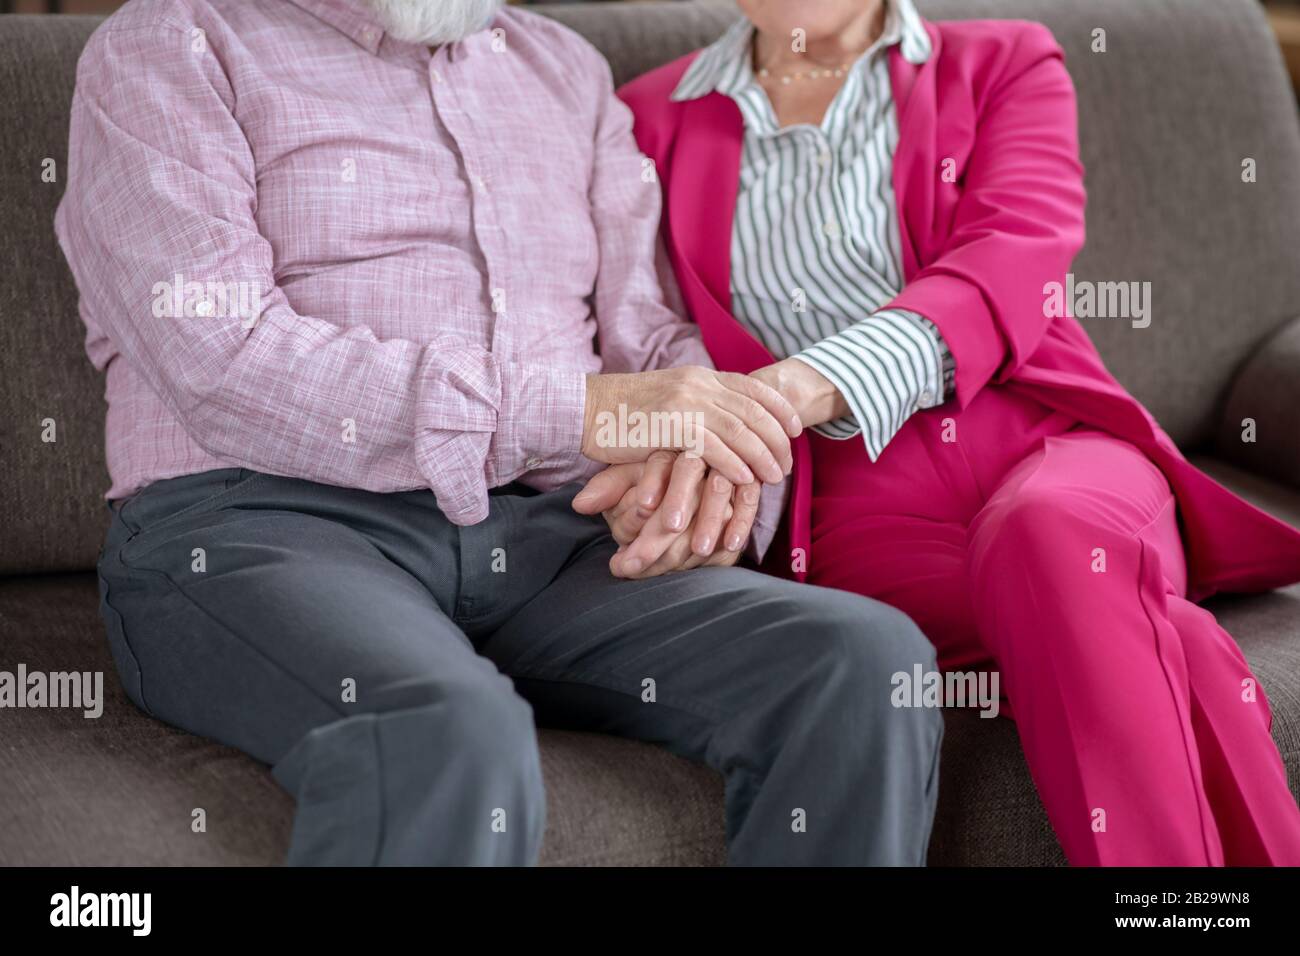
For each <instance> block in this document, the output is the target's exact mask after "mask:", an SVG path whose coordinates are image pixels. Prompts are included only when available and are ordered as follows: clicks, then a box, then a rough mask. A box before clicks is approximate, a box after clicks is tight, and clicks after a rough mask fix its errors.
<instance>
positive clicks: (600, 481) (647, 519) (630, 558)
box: [573, 452, 760, 578]
mask: <svg viewBox="0 0 1300 956" xmlns="http://www.w3.org/2000/svg"><path fill="white" fill-rule="evenodd" d="M706 478H707V481H706V480H705V479H706ZM759 497H760V489H759V485H758V484H757V483H756V482H751V483H749V484H748V485H743V486H741V487H739V488H737V487H736V486H734V485H733V484H732V483H731V482H730V481H729V480H728V479H727V478H726V477H725V476H723V475H721V474H719V473H718V472H716V471H711V470H709V469H708V468H706V466H705V465H704V463H703V462H701V461H700V460H698V459H693V458H690V457H688V456H686V455H679V454H674V453H671V452H655V453H654V454H653V455H651V457H650V458H649V459H647V461H646V462H645V463H644V464H641V465H616V466H613V467H611V468H607V469H606V470H605V471H603V472H601V473H600V474H598V475H596V476H595V477H594V478H592V479H591V481H590V482H589V483H588V484H587V487H586V488H584V489H583V490H582V492H581V493H579V495H578V496H577V497H576V498H575V499H574V502H573V507H574V509H575V510H576V511H579V512H581V513H583V514H595V513H596V512H598V511H599V512H603V513H604V516H605V520H606V522H607V523H608V524H609V527H610V532H611V533H612V534H613V536H614V540H615V541H617V542H618V543H619V545H620V548H619V551H618V553H617V554H615V555H614V557H613V558H612V559H611V560H610V571H611V573H613V574H614V575H615V576H616V577H626V578H648V577H654V576H656V575H659V574H665V573H667V572H669V571H685V570H690V569H691V568H696V567H701V566H704V565H710V566H719V565H722V566H725V565H732V564H735V563H736V561H737V560H738V559H739V558H740V553H741V550H742V549H743V548H744V546H745V542H746V541H747V540H748V539H749V532H750V529H751V528H752V527H753V523H754V518H755V516H756V515H757V513H758V502H759ZM719 544H721V545H722V548H721V549H719Z"/></svg>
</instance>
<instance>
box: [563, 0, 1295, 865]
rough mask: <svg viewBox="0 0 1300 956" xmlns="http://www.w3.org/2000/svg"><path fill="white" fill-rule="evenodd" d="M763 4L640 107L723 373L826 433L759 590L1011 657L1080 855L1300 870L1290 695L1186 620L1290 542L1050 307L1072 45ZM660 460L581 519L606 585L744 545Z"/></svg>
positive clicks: (756, 1) (1029, 729)
mask: <svg viewBox="0 0 1300 956" xmlns="http://www.w3.org/2000/svg"><path fill="white" fill-rule="evenodd" d="M739 5H740V8H741V10H742V11H743V13H744V14H745V17H744V18H743V19H741V20H740V21H739V22H738V23H737V24H736V25H735V26H734V27H733V28H732V29H730V30H728V31H727V32H726V33H725V34H724V35H723V36H722V38H721V39H719V40H718V41H717V42H716V43H714V44H713V45H712V46H709V47H707V48H706V49H704V50H702V51H699V52H698V53H696V54H692V55H690V56H687V57H685V58H683V59H681V60H678V61H676V62H674V63H670V64H668V65H667V66H665V67H663V68H661V69H659V70H657V71H655V72H653V73H650V74H649V75H647V76H644V77H642V78H640V79H638V80H636V81H635V82H633V83H632V84H630V85H629V86H628V87H626V88H625V89H624V90H623V92H622V95H623V97H624V99H625V101H626V102H627V103H628V105H629V106H630V107H631V108H632V111H633V113H634V115H635V118H636V134H637V138H638V141H639V143H640V145H641V148H642V149H643V150H644V151H645V152H646V154H647V155H648V156H650V157H651V158H652V159H653V160H654V163H655V167H656V169H657V171H658V174H659V180H660V182H661V183H662V186H663V189H664V192H665V207H664V220H663V236H664V240H665V246H666V249H667V252H668V257H669V261H670V262H671V264H672V266H673V270H674V272H675V274H676V277H677V280H678V283H679V285H680V287H681V292H682V297H683V299H684V304H685V306H686V308H687V311H689V313H690V315H691V316H692V317H693V318H694V320H695V321H696V322H698V323H699V325H700V327H701V330H702V332H703V335H704V339H705V342H706V344H707V345H708V347H709V350H710V353H711V354H712V356H713V359H714V361H715V362H716V363H717V365H718V367H719V368H721V369H725V370H728V371H738V372H744V373H750V374H752V375H754V376H755V377H757V378H759V379H761V380H762V381H764V382H766V383H768V384H770V385H772V386H774V387H775V388H777V389H778V390H779V391H780V392H781V393H782V394H783V395H784V396H785V397H786V398H787V399H788V400H789V401H790V402H791V404H792V405H793V406H794V407H795V410H796V411H797V412H798V414H799V417H800V419H801V420H802V422H803V424H804V426H806V427H807V428H809V431H808V432H805V433H804V436H803V437H801V438H800V439H799V440H798V442H797V443H796V447H795V452H796V458H795V460H796V465H795V470H794V475H793V477H792V480H791V484H792V488H791V489H790V492H789V495H788V498H789V512H788V513H789V519H788V524H786V525H785V527H784V528H783V531H782V544H781V545H780V546H778V547H773V548H772V549H771V550H770V551H769V555H768V560H767V567H768V568H769V569H773V570H777V571H778V573H785V574H793V575H794V576H796V577H798V578H800V579H804V580H807V581H810V582H813V583H815V584H821V585H827V586H832V587H836V588H842V589H846V590H849V591H855V592H858V593H860V594H864V595H869V596H871V597H874V598H878V599H881V600H883V601H886V602H889V603H891V604H893V605H895V606H897V607H899V608H901V609H902V610H904V611H906V612H907V613H908V614H909V615H911V616H912V617H913V618H914V619H915V620H916V621H917V622H918V623H919V624H920V625H921V627H922V628H923V630H925V632H926V633H927V634H928V635H929V637H930V638H931V639H932V640H933V641H934V643H935V644H936V646H937V647H938V649H939V654H940V663H941V666H942V667H944V668H946V669H958V670H969V669H980V668H997V669H998V671H999V672H1000V674H1001V678H1002V687H1003V689H1004V692H1005V694H1006V697H1007V700H1008V703H1007V705H1006V708H1005V709H1007V710H1009V711H1010V712H1011V713H1012V714H1013V716H1014V718H1015V720H1016V722H1017V726H1018V729H1019V732H1020V738H1021V742H1022V745H1023V747H1024V751H1025V756H1026V759H1027V761H1028V764H1029V768H1030V771H1031V773H1032V774H1033V778H1034V781H1035V784H1036V785H1037V788H1038V792H1039V794H1040V796H1041V797H1042V800H1043V803H1044V805H1045V806H1046V808H1047V812H1048V815H1049V817H1050V819H1051V821H1052V825H1053V827H1054V828H1055V830H1056V834H1057V836H1058V838H1059V839H1060V841H1061V844H1062V846H1063V847H1064V849H1065V852H1066V855H1067V856H1068V858H1069V860H1070V861H1071V862H1072V863H1076V864H1123V865H1140V864H1165V865H1168V864H1191V865H1204V864H1289V865H1295V864H1300V811H1297V807H1296V803H1295V801H1294V799H1293V798H1292V796H1291V793H1290V792H1289V791H1288V789H1287V782H1286V776H1285V772H1284V769H1283V766H1282V763H1281V761H1280V759H1279V757H1278V752H1277V749H1276V747H1275V746H1274V744H1273V742H1272V740H1271V738H1270V736H1269V725H1270V719H1271V718H1270V714H1269V709H1268V704H1267V702H1266V700H1265V697H1264V695H1263V692H1262V690H1260V689H1258V688H1257V687H1256V685H1255V680H1254V678H1253V677H1252V675H1251V673H1250V670H1249V668H1248V667H1247V664H1246V662H1245V660H1244V658H1243V657H1242V655H1241V652H1240V651H1239V650H1238V648H1237V646H1236V644H1235V643H1234V641H1233V639H1232V638H1231V636H1229V635H1228V634H1227V633H1226V632H1225V631H1224V630H1223V629H1222V628H1221V627H1219V625H1218V624H1217V623H1216V621H1215V619H1214V617H1213V616H1212V615H1211V614H1210V613H1209V612H1208V611H1206V610H1204V609H1203V608H1201V607H1199V606H1197V604H1196V603H1195V602H1196V601H1198V600H1200V599H1202V598H1204V597H1206V596H1207V595H1210V594H1212V593H1214V592H1216V591H1222V590H1263V589H1268V588H1272V587H1276V586H1280V585H1283V584H1286V583H1289V582H1292V581H1295V580H1297V579H1300V534H1297V533H1296V532H1294V531H1293V530H1292V529H1290V528H1288V527H1286V526H1285V525H1283V524H1281V523H1280V522H1277V521H1275V520H1273V519H1272V518H1270V517H1268V516H1267V515H1265V514H1263V513H1262V512H1260V511H1257V510H1256V509H1254V508H1252V507H1251V506H1249V505H1247V504H1246V503H1244V502H1243V501H1241V500H1239V499H1237V498H1235V497H1233V496H1232V495H1231V494H1229V493H1228V492H1227V491H1226V490H1224V489H1223V488H1221V487H1220V486H1218V485H1216V484H1215V483H1214V482H1213V481H1211V480H1210V479H1209V478H1208V477H1206V476H1205V475H1203V474H1201V473H1199V472H1198V471H1196V470H1195V469H1194V468H1192V466H1191V465H1189V464H1188V463H1187V461H1186V460H1185V459H1184V458H1183V457H1182V456H1181V455H1180V454H1179V452H1178V451H1177V449H1176V448H1175V447H1174V445H1173V443H1172V441H1171V440H1170V439H1169V438H1168V436H1166V435H1165V434H1164V433H1163V432H1162V431H1161V430H1160V428H1159V427H1158V426H1157V425H1156V424H1155V422H1154V421H1153V419H1152V418H1151V416H1150V415H1149V414H1148V413H1147V412H1146V411H1145V410H1144V409H1143V408H1142V407H1141V406H1140V405H1139V404H1138V403H1137V402H1136V401H1135V400H1134V399H1133V398H1132V397H1130V396H1129V395H1128V394H1126V393H1125V392H1124V390H1123V389H1122V388H1121V387H1120V386H1119V385H1118V384H1117V383H1116V381H1115V380H1114V379H1113V378H1112V377H1111V376H1110V374H1109V373H1108V372H1107V371H1106V369H1105V368H1104V366H1103V365H1102V363H1101V360H1100V358H1099V357H1098V355H1097V353H1096V351H1095V350H1094V348H1093V346H1092V345H1091V343H1090V342H1089V340H1088V338H1087V336H1086V335H1085V333H1084V332H1083V330H1082V328H1081V327H1080V326H1079V324H1078V323H1077V322H1076V321H1075V320H1074V319H1072V318H1069V317H1064V318H1062V317H1054V312H1053V310H1051V309H1048V308H1046V307H1045V298H1046V297H1045V294H1044V290H1045V286H1047V285H1048V284H1049V283H1051V282H1053V281H1060V280H1062V279H1063V278H1064V276H1065V273H1066V271H1067V270H1068V268H1069V266H1070V263H1071V260H1072V259H1073V257H1074V255H1075V254H1076V253H1077V252H1078V250H1079V248H1080V247H1081V246H1082V244H1083V238H1084V189H1083V182H1082V169H1081V167H1080V164H1079V158H1078V144H1077V141H1076V115H1075V100H1074V92H1073V88H1072V86H1071V83H1070V78H1069V76H1068V74H1067V73H1066V70H1065V67H1064V65H1063V58H1062V54H1061V51H1060V49H1059V48H1058V46H1057V45H1056V43H1055V42H1054V40H1053V39H1052V36H1051V35H1050V33H1049V32H1048V31H1047V30H1046V29H1044V28H1043V27H1042V26H1039V25H1036V24H1031V23H1022V22H992V21H974V22H961V23H957V22H954V23H927V22H924V21H922V20H921V19H920V17H919V16H918V14H917V12H916V10H915V9H914V7H913V5H912V0H888V2H882V0H820V2H818V3H807V2H802V0H739ZM662 458H663V453H659V454H657V455H656V459H655V460H653V461H652V462H651V465H650V466H647V467H646V468H644V469H642V471H641V472H638V475H639V476H640V477H639V480H640V484H639V485H638V486H637V487H632V488H630V489H629V487H628V485H629V484H630V483H631V481H632V480H633V479H632V478H627V479H626V480H624V481H623V483H622V484H621V485H620V484H619V483H618V481H615V480H613V477H612V476H611V474H610V473H607V474H606V475H602V476H598V477H597V479H596V480H595V482H594V484H593V485H592V486H591V487H590V488H589V493H588V494H587V495H585V496H580V500H579V501H578V502H577V503H576V506H577V507H579V508H581V509H586V510H591V509H593V508H597V507H599V508H601V509H604V510H606V511H607V517H610V518H611V523H612V524H615V525H618V524H619V521H620V520H621V521H622V525H621V527H622V531H623V538H622V540H624V541H625V542H626V547H625V548H624V549H623V550H622V551H621V552H620V554H619V555H618V556H617V557H616V558H615V559H614V562H613V564H612V568H613V570H614V572H615V573H616V574H620V575H622V576H628V577H637V576H644V575H646V574H656V573H660V572H662V571H665V570H673V569H676V568H678V567H693V566H696V565H698V564H700V563H702V562H703V560H704V559H705V557H706V556H708V555H710V554H711V553H713V551H714V550H715V549H718V548H719V547H721V548H723V549H725V550H726V551H728V552H731V553H735V552H738V551H739V550H740V547H741V543H740V541H739V540H738V538H737V535H736V534H735V529H734V528H732V527H731V526H727V527H726V530H725V532H724V524H723V522H725V521H726V520H727V517H728V514H729V512H728V511H727V510H726V509H725V508H724V507H722V505H725V504H726V502H725V501H722V502H721V504H720V502H719V499H720V496H722V497H725V496H728V495H730V494H732V489H731V486H730V485H728V484H727V483H726V482H725V481H723V480H720V479H716V485H715V484H714V481H715V479H711V480H710V482H709V484H708V485H706V486H702V487H701V486H700V485H699V484H698V482H699V478H700V477H702V476H701V475H700V472H701V471H702V468H701V467H699V466H698V463H697V465H696V468H695V469H694V470H693V471H689V472H688V471H687V469H685V468H678V467H675V466H672V465H670V464H668V463H666V462H665V461H663V460H662ZM684 462H685V457H684V456H683V458H682V459H680V461H679V462H678V464H682V463H684ZM681 474H688V475H689V476H690V477H688V478H684V479H681V480H679V476H680V475H681ZM670 476H671V477H670ZM624 492H626V494H624ZM736 493H737V494H741V493H743V494H747V495H750V496H752V495H753V494H755V493H756V489H755V488H745V489H741V490H740V491H739V492H736ZM620 496H621V500H620ZM614 501H619V502H620V503H619V504H618V505H617V506H614V507H611V505H612V504H613V502H614ZM697 508H698V509H699V510H698V512H697V510H696V509H697ZM779 508H780V504H779V498H778V499H777V509H778V513H779ZM656 509H657V510H656ZM767 510H769V511H770V510H771V509H770V508H768V509H767ZM679 529H684V530H679ZM755 529H756V530H755V539H756V543H757V544H759V545H760V546H761V545H762V544H763V543H765V542H764V541H763V540H761V539H763V538H768V539H769V540H770V533H768V532H769V529H767V528H765V527H764V526H763V524H762V521H761V519H760V522H759V523H758V524H756V525H755ZM747 530H748V529H747V528H746V529H745V531H747ZM637 532H639V537H636V533H637ZM723 534H725V536H726V540H725V541H723V542H721V543H719V541H718V538H719V536H722V535H723ZM634 537H635V540H633V538H634ZM790 639H791V640H793V641H797V640H798V635H797V634H792V635H791V638H790ZM888 692H889V691H888V688H882V689H881V693H888Z"/></svg>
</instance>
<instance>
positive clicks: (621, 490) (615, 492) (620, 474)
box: [573, 462, 643, 515]
mask: <svg viewBox="0 0 1300 956" xmlns="http://www.w3.org/2000/svg"><path fill="white" fill-rule="evenodd" d="M642 464H643V463H642V462H633V463H629V464H625V465H610V466H609V467H608V468H606V469H605V470H604V471H601V472H598V473H597V474H596V475H595V476H594V477H592V479H591V480H590V481H588V482H587V484H586V487H584V488H583V489H582V490H581V491H579V492H578V493H577V495H575V496H574V499H573V510H574V511H576V512H578V513H579V514H584V515H594V514H600V512H602V511H608V510H609V509H610V508H612V507H614V506H615V505H616V504H618V502H619V500H620V499H621V498H622V497H623V495H624V494H626V493H627V490H628V489H629V488H631V487H633V486H634V485H635V484H636V481H637V478H638V477H639V476H640V474H641V466H642Z"/></svg>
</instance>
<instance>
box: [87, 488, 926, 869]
mask: <svg viewBox="0 0 1300 956" xmlns="http://www.w3.org/2000/svg"><path fill="white" fill-rule="evenodd" d="M576 491H577V486H571V487H568V488H564V489H561V490H559V491H555V492H551V493H547V494H533V493H531V492H529V491H527V490H526V489H522V488H520V487H518V486H511V487H509V488H507V489H499V490H498V492H497V493H494V494H493V496H492V498H491V514H490V516H489V517H488V519H487V520H486V521H483V522H482V523H480V524H477V525H474V526H473V527H468V528H460V527H457V526H455V525H453V524H451V523H450V522H448V521H447V519H446V518H445V517H443V515H442V513H441V512H440V511H439V510H438V508H437V506H436V505H435V503H434V497H433V495H432V494H431V493H430V492H427V491H420V492H406V493H398V494H377V493H373V492H367V491H359V490H355V489H348V488H336V487H331V486H328V485H320V484H315V483H312V482H308V481H300V480H296V479H290V478H279V477H274V476H270V475H264V474H261V473H258V472H253V471H247V470H243V469H225V470H220V471H210V472H205V473H203V474H199V475H191V476H187V477H184V478H173V479H170V480H167V481H160V482H156V483H154V484H152V485H150V486H148V487H147V488H145V489H144V490H143V491H142V492H140V493H139V494H137V495H136V496H134V497H132V498H130V499H128V500H126V501H125V502H123V503H121V504H120V505H117V506H115V507H114V508H113V509H112V510H113V521H112V527H111V529H110V531H109V534H108V540H107V543H106V545H105V548H104V552H103V555H102V557H101V559H100V563H99V573H100V586H101V593H102V596H103V603H102V610H103V614H104V617H105V620H106V622H107V624H108V633H109V641H110V643H111V645H112V651H113V656H114V659H115V660H116V663H117V668H118V672H119V673H120V675H121V678H122V681H123V683H124V684H125V687H126V690H127V693H128V694H129V696H130V697H131V699H132V700H133V701H134V702H135V703H136V704H137V705H138V706H139V707H141V708H142V709H144V710H145V711H147V712H148V713H150V714H153V715H154V716H156V717H158V718H159V719H161V720H164V721H166V722H168V723H170V724H173V725H175V726H178V727H181V728H184V729H185V730H188V731H191V732H193V733H196V734H200V735H203V736H206V737H210V738H213V739H215V740H218V741H221V742H223V743H227V744H230V745H233V746H235V747H237V748H239V749H240V750H243V751H245V752H246V753H248V754H251V755H252V756H253V757H256V758H258V759H259V760H262V761H265V762H266V763H269V764H271V765H273V767H274V774H275V777H276V779H277V780H278V781H279V782H280V783H281V784H282V785H283V786H284V787H285V788H286V789H287V790H288V791H289V792H290V793H291V794H292V795H293V796H294V798H295V799H296V801H297V814H296V816H295V820H294V827H293V835H292V840H291V846H290V851H289V862H290V863H298V864H374V863H380V864H527V863H532V862H535V860H536V859H537V855H538V849H539V845H540V843H541V839H542V830H543V823H544V819H545V796H544V793H543V789H542V778H541V771H540V764H539V759H538V753H537V740H536V732H535V730H534V717H536V719H537V720H538V722H540V723H543V724H545V725H549V726H559V727H567V728H574V729H582V730H590V731H599V732H601V733H609V734H617V735H621V736H625V737H632V738H636V739H639V740H645V741H651V742H653V743H657V744H661V745H663V746H665V747H668V748H669V749H670V750H672V751H674V752H676V753H678V754H682V755H684V756H686V757H690V758H693V759H695V760H699V761H703V762H705V763H707V764H709V765H710V766H712V767H714V768H716V769H717V770H719V771H721V772H722V773H723V774H724V775H725V779H726V801H727V807H726V830H727V838H728V858H729V860H730V861H731V862H732V863H737V864H905V865H920V864H923V863H924V859H925V849H926V842H927V840H928V838H929V832H930V822H931V819H932V817H933V813H934V805H935V798H936V793H937V789H938V782H937V780H938V753H939V741H940V737H941V735H942V721H941V719H940V715H939V713H938V712H937V711H934V710H924V709H896V708H894V707H893V706H891V704H890V691H891V689H892V688H891V684H890V678H891V675H892V674H894V673H895V672H898V671H905V672H908V673H910V672H911V670H912V668H913V666H914V665H915V664H917V663H920V664H921V665H922V666H924V667H926V668H933V667H934V663H935V658H934V651H933V649H932V648H931V646H930V645H929V643H928V642H927V641H926V640H925V639H924V638H923V637H922V636H921V634H920V633H919V632H918V630H917V629H916V627H915V625H913V624H912V622H911V621H910V620H909V619H908V618H907V617H905V616H904V615H903V614H901V613H900V612H898V611H896V610H893V609H892V608H889V607H887V606H885V605H882V604H879V603H876V602H873V601H870V600H867V599H866V598H862V597H858V596H856V595H852V594H847V593H843V592H839V591H832V590H827V589H823V588H815V587H811V586H806V585H799V584H795V583H792V582H788V581H782V580H779V579H776V578H772V577H768V576H765V575H762V574H759V573H757V572H754V571H748V570H744V569H740V568H711V569H699V570H695V571H689V572H685V573H680V574H672V575H667V576H664V577H659V578H655V579H652V580H648V581H622V580H618V579H616V578H614V577H612V576H611V575H610V573H609V569H608V567H607V562H608V560H609V557H610V555H611V554H612V553H613V551H614V548H615V545H614V543H613V540H612V539H611V537H610V536H609V534H608V531H607V529H606V527H605V523H604V521H603V520H601V519H600V518H591V517H584V516H581V515H578V514H575V513H574V512H573V511H572V510H571V509H570V507H569V502H570V501H571V499H572V497H573V495H574V494H575V493H576Z"/></svg>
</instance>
